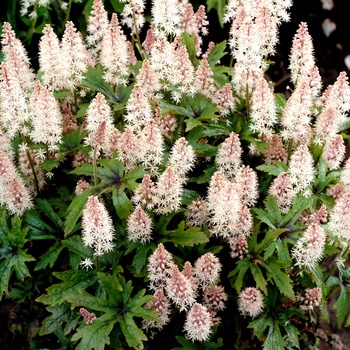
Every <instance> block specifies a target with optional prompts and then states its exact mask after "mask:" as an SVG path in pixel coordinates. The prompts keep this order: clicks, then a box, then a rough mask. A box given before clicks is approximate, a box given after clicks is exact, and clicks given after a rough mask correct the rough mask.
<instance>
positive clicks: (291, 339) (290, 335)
mask: <svg viewBox="0 0 350 350" xmlns="http://www.w3.org/2000/svg"><path fill="white" fill-rule="evenodd" d="M284 329H285V330H286V333H287V342H288V343H290V344H291V345H292V346H294V347H296V348H297V349H300V344H299V338H300V332H299V330H298V328H297V327H295V326H294V325H293V324H291V323H286V324H285V325H284Z"/></svg>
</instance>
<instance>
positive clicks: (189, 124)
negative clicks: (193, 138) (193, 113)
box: [185, 117, 202, 132]
mask: <svg viewBox="0 0 350 350" xmlns="http://www.w3.org/2000/svg"><path fill="white" fill-rule="evenodd" d="M185 123H186V130H185V131H186V132H188V131H190V130H192V129H194V128H195V127H197V126H200V125H202V123H201V122H200V121H199V120H198V119H196V118H191V117H189V118H187V119H186V120H185Z"/></svg>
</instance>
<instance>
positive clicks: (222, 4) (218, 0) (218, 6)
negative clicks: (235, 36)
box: [207, 0, 226, 28]
mask: <svg viewBox="0 0 350 350" xmlns="http://www.w3.org/2000/svg"><path fill="white" fill-rule="evenodd" d="M207 7H208V9H207V12H209V11H210V10H211V9H215V10H216V12H217V14H218V20H219V22H220V25H221V28H223V27H224V15H225V8H226V0H207Z"/></svg>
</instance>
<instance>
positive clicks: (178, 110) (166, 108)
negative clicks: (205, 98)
mask: <svg viewBox="0 0 350 350" xmlns="http://www.w3.org/2000/svg"><path fill="white" fill-rule="evenodd" d="M159 107H160V108H161V109H162V112H163V113H169V112H171V113H175V114H180V115H184V116H186V117H192V118H194V117H196V115H195V114H194V112H193V111H191V110H188V109H187V108H185V107H181V106H177V105H174V104H171V103H168V102H165V101H164V100H159Z"/></svg>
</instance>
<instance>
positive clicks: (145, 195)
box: [131, 174, 155, 209]
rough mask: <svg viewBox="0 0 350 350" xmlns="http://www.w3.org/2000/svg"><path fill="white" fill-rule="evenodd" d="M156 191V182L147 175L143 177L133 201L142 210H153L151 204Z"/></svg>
mask: <svg viewBox="0 0 350 350" xmlns="http://www.w3.org/2000/svg"><path fill="white" fill-rule="evenodd" d="M154 190H155V185H154V182H153V181H152V179H151V177H150V176H149V175H148V174H145V175H144V176H143V179H142V182H141V183H140V185H139V186H138V187H137V189H136V190H135V193H134V195H133V197H132V198H131V200H132V202H133V203H134V205H135V206H141V207H142V208H147V209H151V208H152V206H151V202H152V198H153V195H154Z"/></svg>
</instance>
